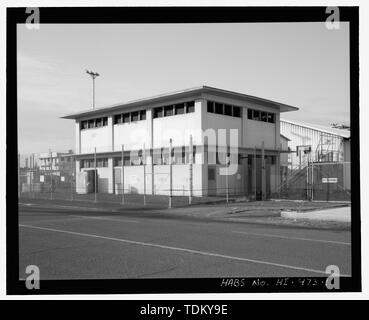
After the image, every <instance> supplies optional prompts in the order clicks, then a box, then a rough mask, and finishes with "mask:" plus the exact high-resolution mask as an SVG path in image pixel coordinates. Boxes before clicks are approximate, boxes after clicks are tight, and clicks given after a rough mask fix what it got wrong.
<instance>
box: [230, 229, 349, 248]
mask: <svg viewBox="0 0 369 320" xmlns="http://www.w3.org/2000/svg"><path fill="white" fill-rule="evenodd" d="M232 232H233V233H240V234H245V235H249V236H257V237H270V238H279V239H287V240H300V241H312V242H323V243H333V244H341V245H345V246H351V243H349V242H342V241H334V240H321V239H310V238H298V237H287V236H279V235H275V234H264V233H253V232H244V231H232Z"/></svg>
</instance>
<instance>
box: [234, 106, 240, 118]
mask: <svg viewBox="0 0 369 320" xmlns="http://www.w3.org/2000/svg"><path fill="white" fill-rule="evenodd" d="M233 116H234V117H238V118H241V108H240V107H236V106H233Z"/></svg>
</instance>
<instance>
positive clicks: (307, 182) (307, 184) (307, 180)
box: [306, 162, 309, 200]
mask: <svg viewBox="0 0 369 320" xmlns="http://www.w3.org/2000/svg"><path fill="white" fill-rule="evenodd" d="M306 200H309V162H308V165H307V166H306Z"/></svg>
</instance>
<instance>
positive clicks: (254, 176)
mask: <svg viewBox="0 0 369 320" xmlns="http://www.w3.org/2000/svg"><path fill="white" fill-rule="evenodd" d="M253 169H254V170H253V172H252V180H253V184H254V197H255V198H254V200H256V196H257V191H256V146H255V147H254V165H253Z"/></svg>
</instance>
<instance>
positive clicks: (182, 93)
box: [61, 86, 298, 119]
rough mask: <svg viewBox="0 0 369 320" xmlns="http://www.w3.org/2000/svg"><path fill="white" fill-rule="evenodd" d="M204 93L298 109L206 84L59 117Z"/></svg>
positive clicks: (64, 117)
mask: <svg viewBox="0 0 369 320" xmlns="http://www.w3.org/2000/svg"><path fill="white" fill-rule="evenodd" d="M206 93H208V94H214V95H220V96H222V97H227V98H233V99H238V100H241V101H243V102H254V103H263V104H264V105H267V106H270V107H272V108H277V109H278V110H279V111H280V112H287V111H295V110H298V108H296V107H293V106H289V105H286V104H283V103H279V102H276V101H271V100H267V99H263V98H259V97H254V96H250V95H246V94H243V93H239V92H233V91H228V90H223V89H218V88H213V87H208V86H200V87H194V88H190V89H184V90H180V91H175V92H170V93H165V94H160V95H156V96H152V97H148V98H143V99H138V100H132V101H128V102H122V103H118V104H114V105H110V106H106V107H103V108H95V109H89V110H84V111H80V112H76V113H71V114H68V115H65V116H62V117H61V118H63V119H78V118H81V117H88V116H97V115H103V114H104V113H105V114H106V113H111V112H114V111H119V110H121V109H124V108H129V107H136V106H137V107H138V106H140V107H142V106H148V105H150V104H153V103H157V102H163V103H165V102H166V101H169V100H173V99H181V98H191V97H192V98H193V97H200V96H201V94H206Z"/></svg>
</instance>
